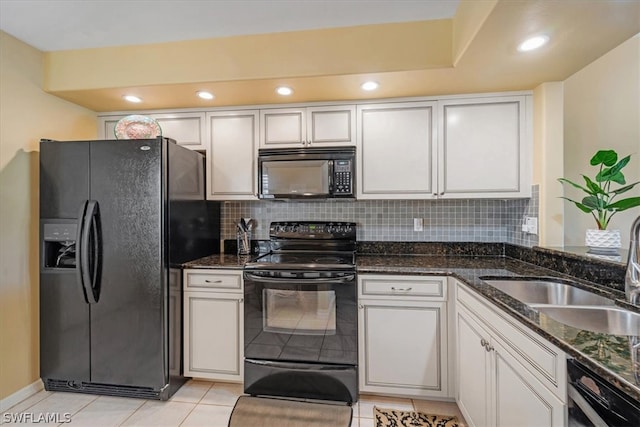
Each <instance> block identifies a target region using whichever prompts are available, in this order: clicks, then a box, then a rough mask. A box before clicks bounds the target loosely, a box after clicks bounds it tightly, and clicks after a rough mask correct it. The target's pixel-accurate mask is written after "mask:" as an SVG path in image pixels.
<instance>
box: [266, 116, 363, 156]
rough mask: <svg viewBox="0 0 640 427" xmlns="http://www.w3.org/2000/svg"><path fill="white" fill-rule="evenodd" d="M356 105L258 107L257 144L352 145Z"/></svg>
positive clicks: (279, 145)
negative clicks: (258, 138) (258, 141)
mask: <svg viewBox="0 0 640 427" xmlns="http://www.w3.org/2000/svg"><path fill="white" fill-rule="evenodd" d="M355 110H356V109H355V106H354V105H337V106H329V107H306V108H304V107H303V108H274V109H267V110H260V128H261V131H260V148H279V147H283V148H284V147H296V148H304V147H314V146H340V145H355V140H356V127H355Z"/></svg>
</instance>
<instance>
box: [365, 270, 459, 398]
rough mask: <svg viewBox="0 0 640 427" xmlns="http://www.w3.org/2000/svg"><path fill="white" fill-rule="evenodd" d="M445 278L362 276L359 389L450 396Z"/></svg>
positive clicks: (382, 392) (376, 391) (373, 391)
mask: <svg viewBox="0 0 640 427" xmlns="http://www.w3.org/2000/svg"><path fill="white" fill-rule="evenodd" d="M446 283H447V282H446V278H445V277H433V276H395V275H377V274H362V275H359V276H358V301H359V315H358V331H359V332H358V334H359V338H358V347H359V348H358V350H359V356H358V357H359V362H358V364H359V378H360V379H359V381H360V392H365V393H379V394H390V395H403V396H415V397H447V396H448V394H447V393H448V387H447V384H448V380H447V306H446V291H447V286H446Z"/></svg>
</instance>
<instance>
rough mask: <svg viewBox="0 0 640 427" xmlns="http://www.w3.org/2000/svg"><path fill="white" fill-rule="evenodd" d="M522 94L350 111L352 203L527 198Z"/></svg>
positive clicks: (527, 129) (526, 103) (527, 111)
mask: <svg viewBox="0 0 640 427" xmlns="http://www.w3.org/2000/svg"><path fill="white" fill-rule="evenodd" d="M530 115H531V105H530V97H528V96H525V95H519V96H492V97H486V96H478V97H473V98H459V97H452V98H450V99H442V100H439V101H433V102H426V101H425V102H406V103H385V104H370V105H360V106H358V129H359V132H358V144H357V147H358V166H359V167H358V171H359V172H358V173H359V180H358V184H357V185H358V198H360V199H428V198H509V197H530V196H531V120H530Z"/></svg>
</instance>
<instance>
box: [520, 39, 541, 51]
mask: <svg viewBox="0 0 640 427" xmlns="http://www.w3.org/2000/svg"><path fill="white" fill-rule="evenodd" d="M548 41H549V37H548V36H535V37H530V38H528V39H526V40H525V41H523V42H522V43H520V45H519V46H518V50H519V51H520V52H528V51H530V50H535V49H538V48H539V47H541V46H544V45H545V44H546V43H547V42H548Z"/></svg>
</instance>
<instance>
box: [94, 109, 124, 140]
mask: <svg viewBox="0 0 640 427" xmlns="http://www.w3.org/2000/svg"><path fill="white" fill-rule="evenodd" d="M123 117H126V115H122V116H106V117H98V139H116V124H117V123H118V120H120V119H121V118H123Z"/></svg>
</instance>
